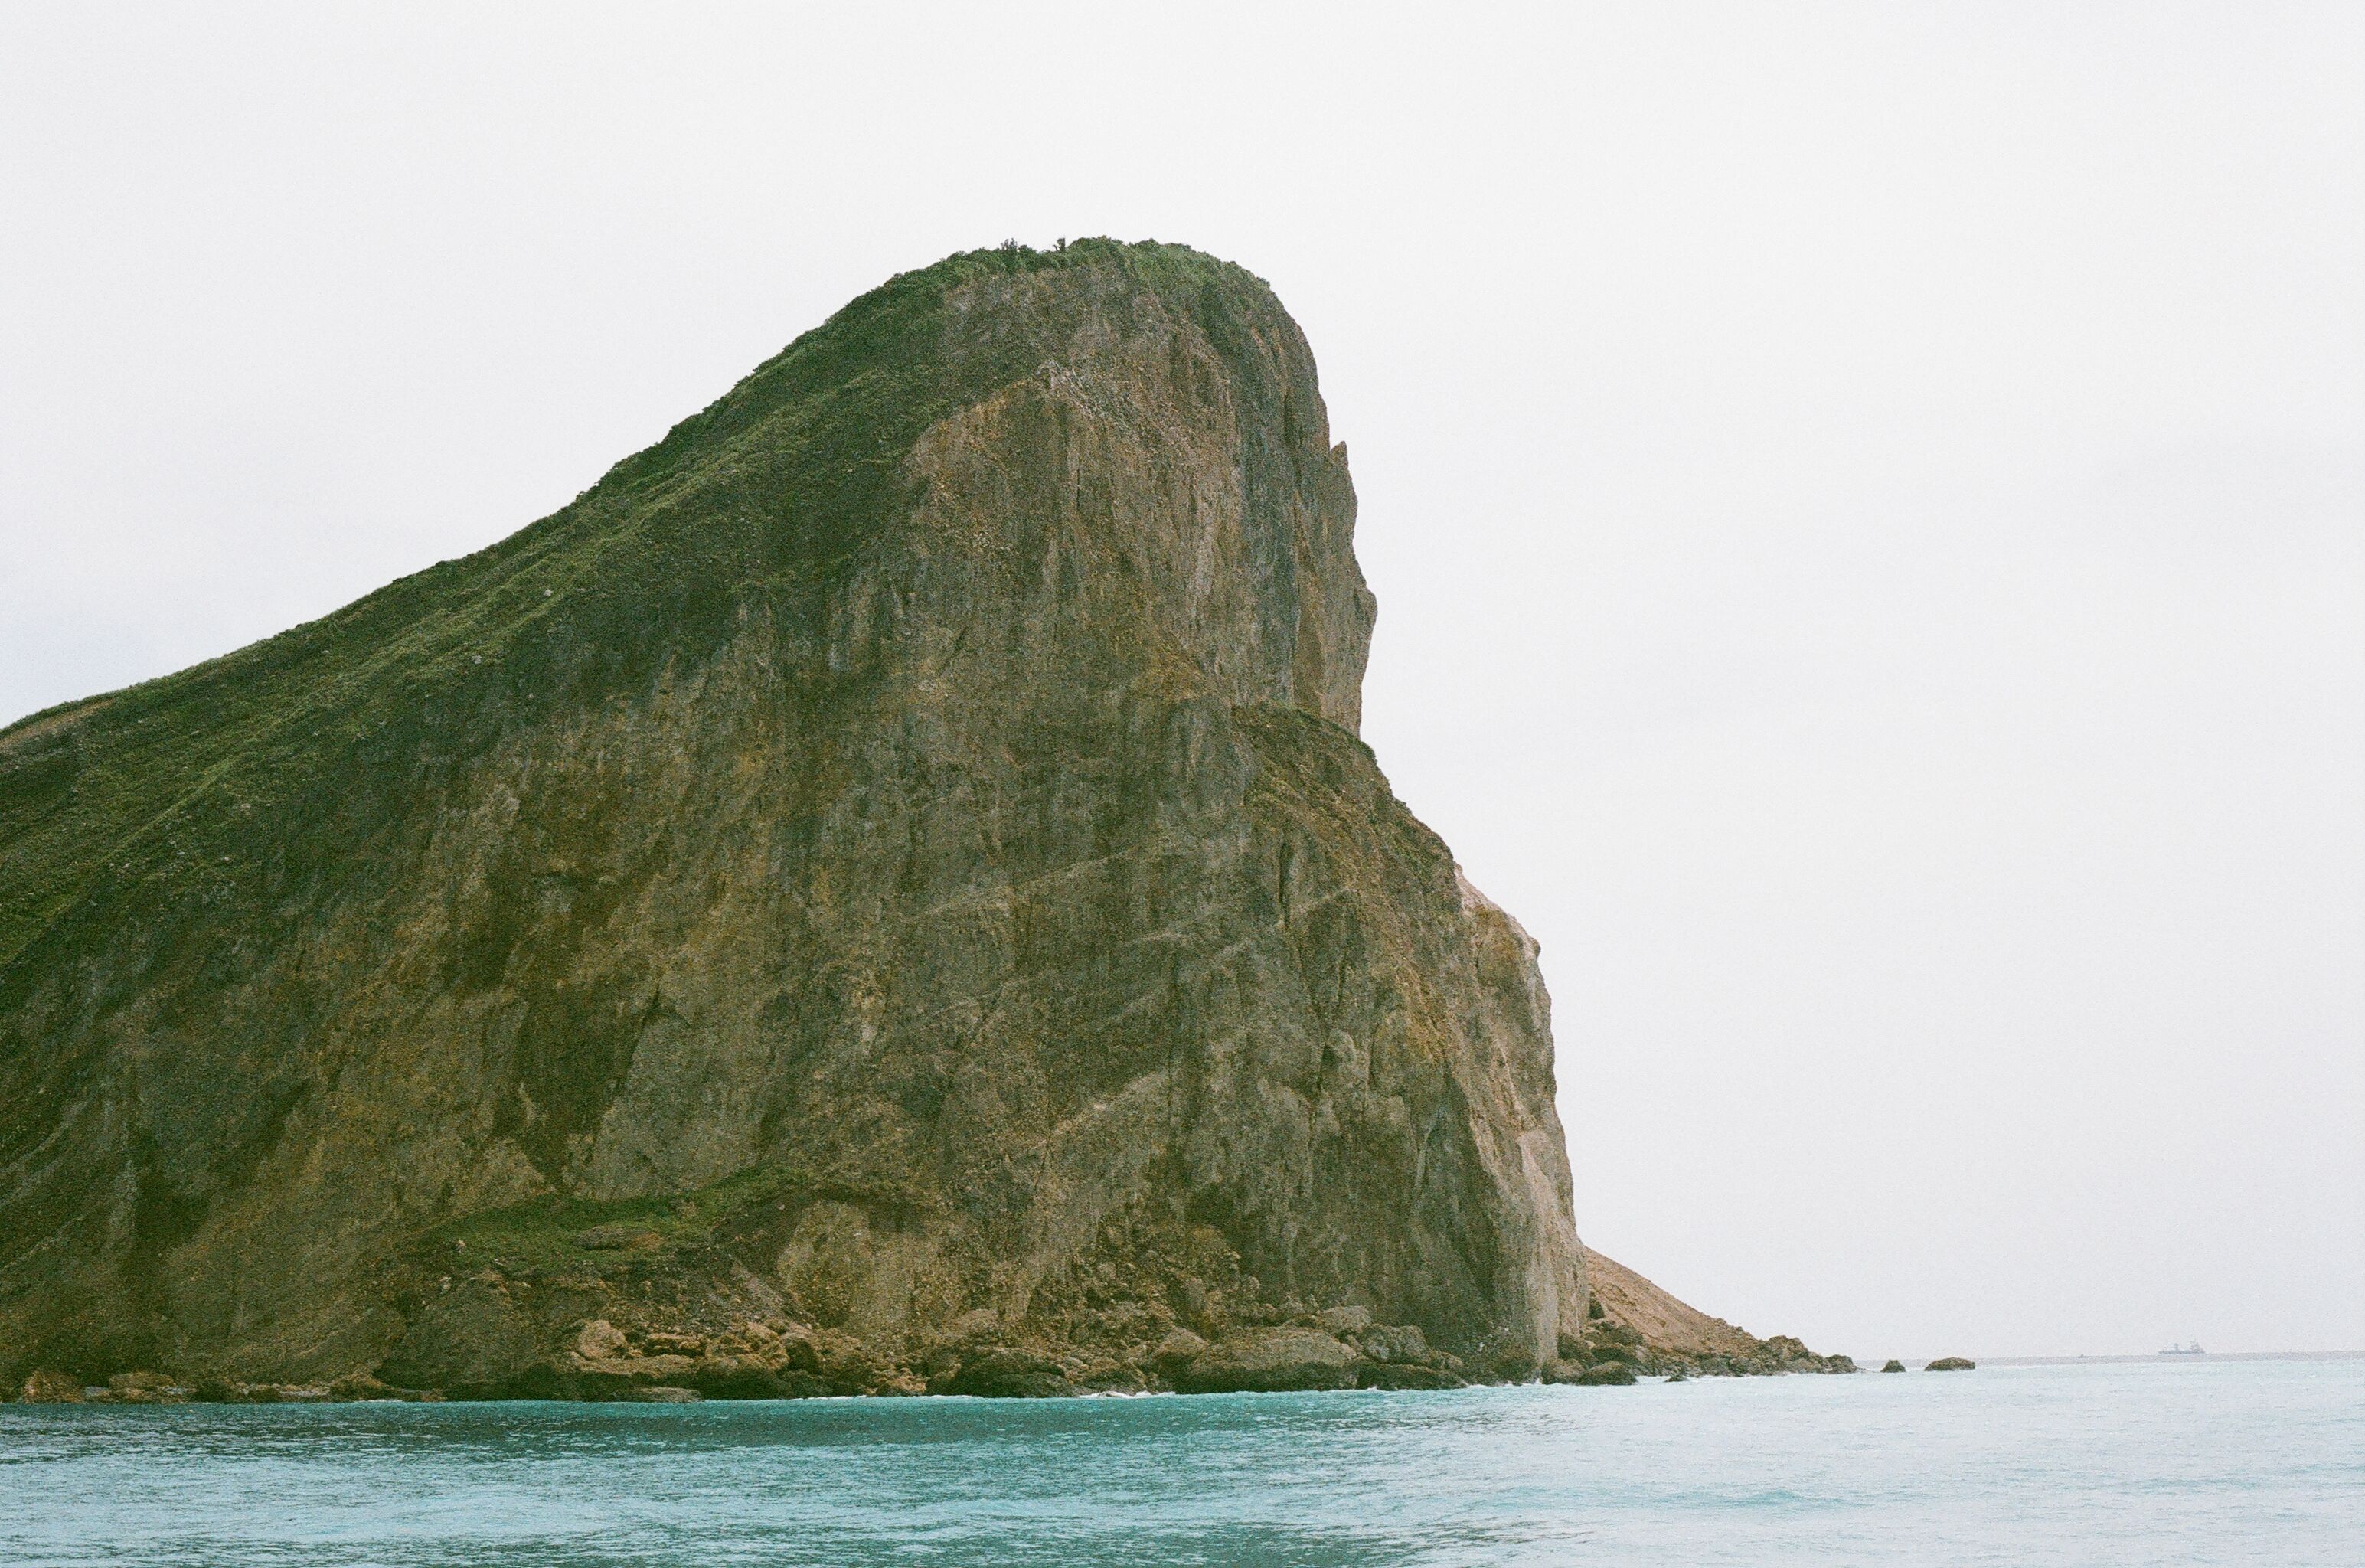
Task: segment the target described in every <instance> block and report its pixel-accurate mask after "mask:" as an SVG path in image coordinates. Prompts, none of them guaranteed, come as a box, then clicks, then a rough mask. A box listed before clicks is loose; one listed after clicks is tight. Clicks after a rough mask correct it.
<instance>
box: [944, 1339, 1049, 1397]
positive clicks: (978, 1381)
mask: <svg viewBox="0 0 2365 1568" xmlns="http://www.w3.org/2000/svg"><path fill="white" fill-rule="evenodd" d="M1075 1391H1076V1390H1075V1385H1074V1384H1073V1383H1070V1381H1069V1378H1068V1374H1067V1372H1066V1371H1065V1370H1064V1369H1062V1368H1061V1367H1060V1365H1059V1362H1057V1361H1053V1360H1052V1359H1051V1358H1050V1357H1048V1356H1047V1355H1044V1354H1042V1353H1041V1352H1040V1351H1037V1350H1014V1349H1012V1348H1011V1347H1009V1346H1006V1345H998V1346H992V1347H990V1348H988V1349H986V1350H977V1351H973V1352H971V1353H970V1354H969V1355H967V1356H964V1357H963V1358H961V1363H960V1369H959V1371H958V1372H955V1373H954V1374H953V1375H952V1376H951V1377H950V1378H949V1379H947V1380H946V1382H945V1383H944V1384H943V1386H942V1387H941V1388H938V1387H935V1386H934V1385H931V1392H934V1393H940V1394H975V1395H977V1396H978V1397H980V1398H983V1399H1048V1398H1056V1397H1058V1396H1059V1395H1060V1394H1073V1393H1074V1392H1075Z"/></svg>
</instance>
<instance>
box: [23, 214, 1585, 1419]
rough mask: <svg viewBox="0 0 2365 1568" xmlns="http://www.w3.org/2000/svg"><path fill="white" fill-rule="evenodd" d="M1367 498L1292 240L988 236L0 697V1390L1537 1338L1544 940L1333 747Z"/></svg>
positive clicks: (1022, 1380)
mask: <svg viewBox="0 0 2365 1568" xmlns="http://www.w3.org/2000/svg"><path fill="white" fill-rule="evenodd" d="M1353 524H1354V493H1353V490H1352V487H1351V484H1350V482H1349V478H1348V472H1347V458H1346V452H1345V449H1344V448H1343V447H1339V446H1334V445H1333V444H1332V443H1331V442H1330V438H1329V434H1328V425H1327V420H1326V417H1325V413H1324V409H1323V404H1322V398H1321V396H1320V393H1319V391H1318V389H1317V384H1316V378H1315V370H1314V363H1313V360H1312V358H1311V356H1310V354H1309V353H1308V352H1307V349H1306V342H1305V341H1304V339H1303V338H1302V336H1301V335H1300V334H1299V332H1298V330H1297V329H1296V327H1295V324H1294V323H1293V322H1292V321H1291V320H1290V319H1289V317H1288V316H1287V315H1286V314H1285V313H1284V312H1283V310H1282V308H1281V307H1280V305H1279V304H1278V303H1277V302H1276V301H1275V300H1274V298H1273V297H1272V294H1271V293H1270V292H1269V291H1268V290H1267V288H1266V287H1265V286H1264V285H1263V284H1262V283H1261V282H1260V281H1259V280H1257V279H1256V278H1254V277H1253V276H1251V275H1250V274H1247V273H1245V272H1243V271H1241V270H1240V269H1239V268H1237V267H1234V266H1230V265H1227V264H1225V263H1218V262H1216V261H1213V260H1211V259H1209V258H1207V257H1205V256H1202V255H1199V254H1197V253H1195V252H1190V251H1186V250H1183V249H1179V248H1175V247H1170V246H1158V245H1140V246H1124V245H1117V244H1114V243H1108V242H1102V241H1092V242H1086V243H1083V244H1080V245H1075V246H1070V247H1066V248H1063V249H1062V250H1060V251H1059V252H1029V251H1026V250H1024V249H1016V248H1008V247H1005V248H1004V249H1003V250H1002V251H999V252H978V253H973V254H970V255H964V256H958V257H955V258H952V259H950V260H948V261H947V262H944V263H939V264H938V265H936V266H934V267H931V268H928V269H926V270H925V271H923V272H918V273H913V274H906V275H904V276H902V277H899V278H897V279H895V280H894V281H892V282H891V283H890V284H888V285H887V286H884V287H882V288H880V289H878V290H876V291H874V292H873V293H871V294H869V295H866V296H865V297H862V298H860V299H858V300H857V301H855V302H854V303H853V304H851V305H849V306H847V307H846V308H845V309H844V310H842V311H840V312H839V313H838V314H837V315H836V316H835V317H833V318H832V319H830V320H829V321H828V322H826V323H824V325H823V326H821V327H819V328H817V329H815V330H813V331H812V332H810V333H808V334H806V335H805V336H804V337H802V338H801V339H799V340H798V341H797V342H795V343H794V344H792V345H790V347H789V348H788V349H787V350H786V351H784V352H783V353H780V354H779V356H777V357H776V358H774V359H773V360H771V361H770V362H769V363H768V364H764V365H763V366H762V367H760V368H759V369H757V371H756V372H755V373H754V374H753V375H749V376H748V377H747V378H746V379H745V381H743V382H741V383H740V384H739V385H738V386H735V387H734V388H733V389H732V390H731V391H730V393H729V394H728V395H726V396H725V397H724V398H722V399H721V400H720V401H719V402H717V403H715V404H714V405H713V406H712V407H711V408H709V409H706V410H705V411H704V412H702V413H701V414H699V415H697V416H696V417H694V418H692V419H690V420H686V421H685V422H683V423H682V424H681V425H679V426H678V427H677V428H676V429H675V430H674V431H672V432H671V433H669V434H668V435H667V437H666V438H665V440H664V441H662V442H659V443H658V444H656V446H654V447H651V448H649V449H648V450H647V451H644V452H643V453H640V454H637V455H635V456H633V457H631V458H629V459H627V460H626V461H624V462H623V463H622V464H620V465H618V466H617V467H616V468H615V469H613V470H612V471H611V473H609V474H608V475H607V476H605V477H604V478H603V479H601V480H600V483H599V484H598V485H596V486H594V487H592V488H591V489H589V490H588V491H586V492H585V493H584V494H583V495H582V496H581V497H579V498H577V500H576V501H575V502H574V503H573V504H571V505H569V506H567V507H566V508H565V509H564V510H560V511H559V512H557V513H555V515H553V516H551V517H549V518H546V519H544V520H543V521H540V522H538V523H535V524H533V525H532V526H531V527H529V528H526V529H525V530H523V531H522V532H519V533H518V534H516V535H514V536H512V537H511V538H510V539H508V540H505V541H504V542H502V543H499V544H497V545H495V546H493V547H492V548H490V549H488V550H486V551H484V552H482V553H480V554H476V555H473V556H470V557H468V558H466V559H465V560H461V561H454V562H447V563H445V564H443V565H442V566H437V567H435V568H433V569H432V570H430V571H427V572H423V573H420V574H419V575H418V576H416V577H409V578H406V579H404V580H402V581H400V582H398V583H396V584H394V585H393V586H391V587H389V588H386V589H384V590H382V591H380V592H378V593H376V594H374V595H372V596H370V597H369V598H367V599H363V600H361V601H360V602H359V603H356V604H354V605H353V606H351V607H349V608H347V609H345V610H341V611H339V612H338V613H336V614H334V615H331V616H330V617H328V618H327V619H325V620H322V621H319V622H314V623H313V624H310V625H308V626H305V627H301V628H299V629H297V630H296V631H293V632H290V633H286V634H285V635H283V636H280V637H276V638H274V639H272V640H270V641H268V642H265V643H262V644H257V645H255V646H253V647H251V648H248V649H245V650H243V651H241V652H240V653H237V654H234V655H230V656H229V657H227V658H223V659H219V660H217V661H215V662H213V663H210V664H207V665H204V666H199V667H197V668H195V669H192V670H188V671H185V672H184V673H182V674H179V675H176V676H173V677H170V678H165V679H162V680H158V681H154V682H151V683H150V684H148V685H145V686H140V687H136V688H133V689H129V690H127V691H122V692H118V693H116V694H114V695H111V696H107V697H102V698H97V699H94V700H89V701H86V702H83V703H79V704H75V705H73V706H70V707H67V708H63V709H59V710H55V711H50V712H48V713H44V714H39V715H37V716H35V717H34V718H32V719H30V720H28V721H26V722H21V723H19V724H17V725H15V726H14V727H12V728H10V729H9V730H7V731H6V733H5V734H0V1376H5V1377H6V1378H7V1379H8V1380H9V1382H10V1383H11V1384H12V1385H13V1384H14V1383H16V1382H17V1381H21V1380H22V1379H23V1378H24V1376H25V1375H26V1374H27V1373H28V1372H31V1371H33V1370H34V1369H37V1368H39V1369H62V1381H63V1383H73V1381H74V1380H75V1379H77V1378H79V1379H81V1380H83V1381H84V1382H95V1381H99V1380H103V1379H105V1378H106V1377H107V1376H109V1375H110V1374H115V1373H122V1372H129V1371H131V1370H132V1369H165V1370H166V1371H167V1372H170V1373H171V1374H172V1375H173V1376H174V1377H177V1378H181V1379H185V1380H187V1381H188V1382H190V1383H196V1384H203V1383H207V1382H208V1381H210V1382H212V1383H217V1384H219V1385H221V1386H225V1387H229V1386H236V1385H239V1384H242V1383H273V1382H282V1383H304V1382H320V1381H325V1380H328V1379H332V1378H336V1377H340V1376H343V1377H345V1378H347V1379H348V1380H354V1379H366V1378H368V1377H369V1376H370V1375H372V1374H375V1376H376V1377H377V1378H381V1379H383V1380H384V1382H385V1383H389V1384H394V1385H398V1386H407V1387H414V1388H422V1389H424V1388H437V1389H449V1390H452V1391H454V1392H457V1393H480V1394H482V1393H555V1394H586V1393H588V1394H598V1393H602V1392H610V1393H612V1392H618V1391H624V1390H630V1389H634V1388H647V1387H651V1386H656V1387H674V1386H683V1387H692V1388H703V1389H704V1390H706V1391H707V1392H710V1393H716V1392H720V1393H731V1392H740V1393H797V1392H826V1391H830V1390H834V1389H853V1388H862V1389H869V1390H873V1391H897V1390H902V1391H911V1390H917V1389H920V1388H925V1387H938V1388H967V1389H970V1390H974V1391H979V1392H1020V1393H1027V1392H1057V1391H1059V1390H1061V1389H1065V1388H1072V1387H1083V1386H1185V1387H1189V1386H1203V1387H1243V1386H1293V1385H1295V1386H1323V1385H1328V1384H1331V1383H1342V1382H1347V1381H1365V1382H1371V1381H1379V1382H1384V1383H1385V1382H1394V1383H1401V1384H1418V1383H1423V1382H1425V1381H1427V1382H1435V1381H1440V1380H1448V1381H1450V1380H1451V1379H1452V1378H1454V1377H1457V1376H1461V1375H1493V1376H1506V1377H1518V1376H1526V1375H1532V1374H1533V1372H1535V1370H1536V1369H1538V1368H1539V1367H1548V1366H1550V1365H1551V1364H1552V1362H1553V1361H1554V1358H1555V1357H1556V1356H1557V1355H1558V1354H1559V1352H1560V1351H1561V1350H1563V1349H1564V1347H1567V1346H1569V1345H1572V1344H1575V1343H1580V1342H1583V1341H1584V1340H1585V1339H1586V1335H1587V1333H1588V1319H1587V1316H1586V1309H1587V1305H1588V1294H1587V1285H1586V1261H1585V1254H1584V1252H1583V1249H1581V1248H1580V1247H1579V1245H1578V1243H1577V1240H1576V1237H1575V1230H1574V1227H1573V1223H1572V1218H1571V1201H1570V1191H1569V1175H1568V1167H1567V1163H1566V1159H1565V1154H1564V1145H1563V1139H1562V1134H1561V1128H1560V1125H1559V1122H1558V1120H1557V1119H1556V1116H1555V1114H1554V1111H1553V1103H1552V1046H1551V1040H1550V1036H1549V1032H1548V1022H1547V1005H1546V999H1545V996H1544V991H1543V987H1542V985H1541V981H1540V980H1539V979H1538V976H1537V972H1536V968H1535V962H1534V957H1535V950H1534V946H1533V945H1532V944H1531V943H1530V941H1529V940H1528V938H1527V937H1526V935H1524V933H1522V932H1521V931H1520V929H1519V926H1518V925H1517V924H1515V923H1514V922H1513V921H1511V920H1510V919H1509V918H1508V916H1507V915H1505V914H1504V913H1502V912H1501V911H1500V910H1498V909H1496V908H1495V907H1494V906H1493V905H1492V904H1490V903H1489V902H1487V901H1486V900H1485V898H1483V897H1481V896H1480V895H1479V894H1478V893H1477V892H1476V890H1474V889H1473V888H1471V887H1470V886H1469V884H1468V883H1467V882H1466V881H1464V880H1463V879H1461V877H1460V876H1459V875H1458V873H1457V870H1456V868H1455V866H1454V863H1453V860H1452V856H1451V855H1450V854H1449V853H1448V852H1447V850H1446V847H1445V846H1444V845H1442V844H1441V843H1440V842H1439V840H1438V839H1437V837H1436V836H1435V835H1434V834H1431V833H1429V831H1428V830H1427V829H1426V828H1424V827H1423V826H1422V825H1421V824H1420V823H1418V822H1417V821H1415V820H1414V819H1413V818H1412V816H1411V815H1410V814H1409V813H1408V812H1406V810H1405V809H1404V807H1403V806H1402V805H1401V804H1400V803H1399V802H1398V801H1396V800H1395V797H1394V796H1393V795H1392V794H1391V793H1390V792H1389V790H1388V788H1387V785H1386V782H1385V780H1384V778H1382V777H1381V775H1380V772H1379V770H1378V768H1377V767H1375V765H1374V763H1373V757H1372V755H1371V753H1370V752H1369V750H1368V749H1366V748H1365V747H1364V746H1363V745H1362V743H1361V742H1360V741H1359V740H1358V739H1357V738H1356V724H1357V719H1358V705H1359V689H1360V683H1361V681H1362V673H1363V664H1364V655H1365V649H1366V644H1367V639H1368V637H1369V635H1370V633H1371V628H1372V621H1373V600H1372V597H1371V595H1370V594H1369V593H1368V592H1367V591H1366V590H1365V588H1364V586H1363V583H1362V577H1361V575H1360V573H1359V572H1358V570H1357V567H1356V564H1355V558H1354V554H1353V551H1352V548H1351V534H1352V530H1353ZM1594 1327H1598V1323H1597V1322H1596V1323H1595V1324H1594ZM1391 1368H1393V1369H1395V1370H1394V1371H1389V1370H1386V1369H1391ZM1375 1369H1377V1370H1375ZM132 1381H133V1383H137V1382H138V1379H137V1378H134V1379H133V1380H132ZM127 1386H130V1385H129V1384H127ZM143 1386H144V1385H143ZM367 1386H372V1387H375V1386H376V1385H375V1383H369V1384H367Z"/></svg>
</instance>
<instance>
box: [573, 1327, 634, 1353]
mask: <svg viewBox="0 0 2365 1568" xmlns="http://www.w3.org/2000/svg"><path fill="white" fill-rule="evenodd" d="M575 1353H576V1354H577V1355H578V1356H581V1357H582V1358H583V1359H584V1360H585V1361H615V1360H618V1359H621V1358H622V1357H625V1356H629V1355H631V1354H632V1353H633V1348H632V1346H631V1345H630V1344H629V1343H628V1342H627V1341H626V1340H625V1338H624V1331H623V1330H622V1329H621V1328H619V1327H616V1326H615V1325H614V1324H612V1323H611V1322H609V1321H608V1320H607V1319H606V1318H604V1317H595V1318H593V1319H592V1320H591V1321H590V1322H588V1323H587V1324H585V1325H584V1326H583V1329H582V1332H580V1333H578V1334H577V1335H576V1336H575Z"/></svg>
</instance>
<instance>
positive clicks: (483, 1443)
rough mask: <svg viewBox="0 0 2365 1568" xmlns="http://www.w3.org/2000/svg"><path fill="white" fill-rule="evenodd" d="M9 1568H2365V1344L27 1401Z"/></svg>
mask: <svg viewBox="0 0 2365 1568" xmlns="http://www.w3.org/2000/svg"><path fill="white" fill-rule="evenodd" d="M0 1562H7V1563H12V1564H15V1563H22V1564H46V1563H97V1562H105V1563H173V1564H176V1565H177V1564H205V1563H237V1564H241V1565H243V1564H255V1563H263V1564H271V1563H303V1564H308V1565H309V1564H323V1563H337V1564H342V1563H406V1564H408V1563H501V1564H552V1563H568V1564H574V1563H619V1564H622V1563H633V1564H648V1563H700V1564H704V1563H756V1562H760V1563H789V1564H800V1563H815V1564H821V1563H826V1564H832V1565H836V1564H860V1563H895V1564H927V1565H936V1564H969V1563H992V1564H1011V1563H1017V1564H1066V1563H1138V1564H1145V1565H1146V1564H1159V1565H1161V1568H1162V1565H1165V1564H1177V1563H1226V1564H1231V1563H1239V1564H1267V1563H1272V1564H1281V1563H1289V1564H1300V1563H1302V1564H1340V1565H1346V1564H1354V1565H1357V1568H1362V1565H1371V1564H1380V1565H1384V1564H1411V1563H1419V1564H1447V1563H1452V1564H1462V1563H1485V1564H1494V1563H1515V1564H1525V1563H1575V1564H1624V1563H1649V1564H1653V1565H1661V1568H1664V1565H1682V1564H1700V1563H1717V1564H1725V1563H1730V1564H1748V1565H1750V1568H1781V1565H1784V1564H1793V1563H1797V1564H1806V1563H1814V1564H1832V1563H1882V1564H1894V1563H1939V1564H1951V1563H2000V1564H2001V1563H2010V1564H2013V1565H2015V1568H2026V1565H2030V1564H2049V1563H2095V1564H2105V1563H2107V1564H2137V1563H2141V1564H2154V1563H2212V1564H2214V1563H2240V1564H2246V1565H2247V1564H2270V1565H2272V1564H2299V1563H2306V1564H2338V1565H2341V1568H2355V1565H2356V1564H2359V1563H2365V1361H2306V1362H2292V1361H2203V1362H2201V1363H2199V1364H2190V1363H2185V1364H2177V1363H2161V1364H2158V1365H2139V1366H2118V1365H2096V1366H2082V1367H2028V1368H2005V1369H1988V1368H1982V1369H1981V1370H1980V1371H1978V1372H1965V1373H1953V1374H1947V1373H1930V1372H1912V1373H1908V1374H1905V1375H1902V1376H1897V1375H1889V1376H1882V1375H1879V1374H1877V1373H1867V1374H1862V1375H1858V1376H1855V1377H1786V1378H1750V1379H1709V1380H1702V1381H1699V1382H1695V1383H1679V1384H1657V1383H1643V1384H1642V1385H1641V1386H1639V1387H1635V1388H1582V1389H1580V1388H1518V1389H1475V1390H1470V1391H1467V1392H1463V1393H1455V1394H1238V1395H1226V1396H1220V1397H1204V1398H1192V1399H1180V1398H1171V1397H1168V1398H1151V1399H1070V1400H1054V1401H1043V1402H1008V1403H994V1402H984V1401H972V1400H953V1399H923V1400H897V1401H889V1400H878V1401H867V1402H866V1401H842V1400H813V1401H801V1402H794V1403H779V1404H770V1403H767V1404H708V1405H699V1406H613V1405H611V1406H581V1405H578V1406H550V1405H475V1406H465V1405H445V1406H396V1405H371V1406H245V1407H222V1406H179V1407H163V1408H153V1407H146V1408H143V1407H129V1408H124V1407H116V1408H109V1407H103V1406H86V1407H75V1406H0Z"/></svg>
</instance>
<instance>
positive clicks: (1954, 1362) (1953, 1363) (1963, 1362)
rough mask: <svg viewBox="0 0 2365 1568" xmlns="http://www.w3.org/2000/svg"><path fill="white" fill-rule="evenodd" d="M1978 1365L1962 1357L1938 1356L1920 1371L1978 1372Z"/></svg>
mask: <svg viewBox="0 0 2365 1568" xmlns="http://www.w3.org/2000/svg"><path fill="white" fill-rule="evenodd" d="M1978 1364H1979V1363H1978V1362H1977V1361H1971V1360H1969V1359H1968V1358H1967V1357H1964V1356H1940V1357H1939V1358H1938V1359H1937V1360H1936V1361H1932V1362H1931V1363H1930V1364H1929V1365H1928V1366H1926V1367H1923V1368H1922V1371H1923V1372H1973V1371H1976V1370H1978Z"/></svg>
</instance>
